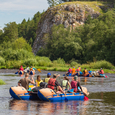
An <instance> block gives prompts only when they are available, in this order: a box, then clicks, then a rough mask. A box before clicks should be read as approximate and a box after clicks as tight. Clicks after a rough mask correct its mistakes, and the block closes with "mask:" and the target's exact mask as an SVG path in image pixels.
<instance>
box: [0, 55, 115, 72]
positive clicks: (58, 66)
mask: <svg viewBox="0 0 115 115" xmlns="http://www.w3.org/2000/svg"><path fill="white" fill-rule="evenodd" d="M30 61H32V59H31V60H29V61H28V60H27V62H28V63H27V64H24V63H19V61H17V62H16V61H14V63H13V62H12V64H11V65H10V66H6V65H5V66H0V69H19V67H20V66H21V65H23V67H24V69H25V68H26V66H27V65H28V64H29V66H34V67H35V68H36V69H38V68H39V69H41V70H47V71H67V70H68V68H69V67H71V68H73V67H75V68H76V69H77V67H78V66H81V68H82V71H83V70H84V68H86V69H87V70H95V71H96V70H99V69H100V68H103V70H104V72H105V73H115V66H113V65H112V64H111V63H110V62H107V61H105V60H101V61H96V62H87V64H79V63H77V62H76V61H71V62H70V63H69V64H66V63H65V61H64V60H63V59H61V58H59V59H58V60H54V61H51V60H49V59H48V58H47V57H44V58H37V59H36V60H35V59H34V61H32V62H31V63H30ZM20 62H21V61H20Z"/></svg>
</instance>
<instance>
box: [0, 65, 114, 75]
mask: <svg viewBox="0 0 115 115" xmlns="http://www.w3.org/2000/svg"><path fill="white" fill-rule="evenodd" d="M37 69H40V70H41V72H39V71H38V70H37ZM67 70H68V68H67V67H66V68H60V67H56V68H53V67H44V68H43V67H37V68H36V74H39V73H44V74H47V73H48V72H52V73H53V74H54V73H60V74H65V72H66V71H67ZM88 70H89V69H88ZM90 70H94V71H96V70H97V69H90ZM103 70H104V72H105V73H110V74H114V73H115V70H109V69H103ZM17 71H18V69H0V73H14V74H15V72H17Z"/></svg>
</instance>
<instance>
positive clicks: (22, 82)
mask: <svg viewBox="0 0 115 115" xmlns="http://www.w3.org/2000/svg"><path fill="white" fill-rule="evenodd" d="M28 77H29V74H28V73H26V74H25V78H22V79H20V80H19V81H18V85H19V86H23V87H24V88H25V89H27V90H28V89H29V83H31V84H35V82H34V79H33V77H32V78H31V80H30V79H28Z"/></svg>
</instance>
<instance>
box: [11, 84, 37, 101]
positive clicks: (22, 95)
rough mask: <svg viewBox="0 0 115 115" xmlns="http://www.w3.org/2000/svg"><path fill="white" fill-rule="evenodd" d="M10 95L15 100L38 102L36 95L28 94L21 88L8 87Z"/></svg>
mask: <svg viewBox="0 0 115 115" xmlns="http://www.w3.org/2000/svg"><path fill="white" fill-rule="evenodd" d="M9 92H10V95H11V96H12V97H13V98H14V99H17V100H39V97H38V96H37V93H36V92H35V93H28V91H27V90H26V89H25V88H24V87H22V86H17V87H10V89H9Z"/></svg>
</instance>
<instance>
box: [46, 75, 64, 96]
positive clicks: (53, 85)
mask: <svg viewBox="0 0 115 115" xmlns="http://www.w3.org/2000/svg"><path fill="white" fill-rule="evenodd" d="M58 76H60V74H54V75H53V78H50V79H49V81H48V85H47V87H48V88H51V89H53V90H54V91H55V92H57V88H58V89H59V90H60V91H61V92H62V93H64V94H65V92H64V91H63V90H62V88H61V87H60V84H59V83H58V81H57V80H56V79H57V77H58Z"/></svg>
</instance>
